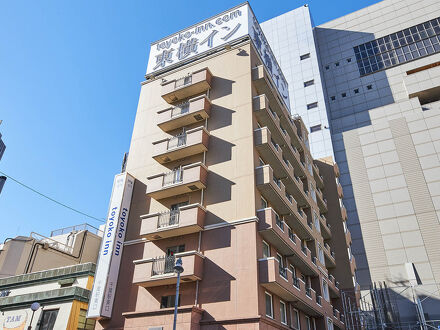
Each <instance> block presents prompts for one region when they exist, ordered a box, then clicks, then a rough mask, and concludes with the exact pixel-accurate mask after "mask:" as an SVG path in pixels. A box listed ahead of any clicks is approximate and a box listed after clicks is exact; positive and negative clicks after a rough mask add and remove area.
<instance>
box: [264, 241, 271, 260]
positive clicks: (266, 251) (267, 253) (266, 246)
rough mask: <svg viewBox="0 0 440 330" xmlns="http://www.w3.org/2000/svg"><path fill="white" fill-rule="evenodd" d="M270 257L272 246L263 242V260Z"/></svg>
mask: <svg viewBox="0 0 440 330" xmlns="http://www.w3.org/2000/svg"><path fill="white" fill-rule="evenodd" d="M269 257H270V246H269V244H267V243H266V242H265V241H263V258H269Z"/></svg>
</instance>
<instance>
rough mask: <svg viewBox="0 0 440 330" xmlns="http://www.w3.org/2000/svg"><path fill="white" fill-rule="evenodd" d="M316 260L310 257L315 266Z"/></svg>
mask: <svg viewBox="0 0 440 330" xmlns="http://www.w3.org/2000/svg"><path fill="white" fill-rule="evenodd" d="M316 260H317V259H316V257H312V262H313V263H314V264H315V265H316V262H317V261H316Z"/></svg>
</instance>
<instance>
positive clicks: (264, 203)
mask: <svg viewBox="0 0 440 330" xmlns="http://www.w3.org/2000/svg"><path fill="white" fill-rule="evenodd" d="M261 208H262V209H265V208H267V201H266V200H265V199H264V198H263V197H261Z"/></svg>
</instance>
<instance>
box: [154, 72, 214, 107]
mask: <svg viewBox="0 0 440 330" xmlns="http://www.w3.org/2000/svg"><path fill="white" fill-rule="evenodd" d="M211 80H212V74H211V71H209V69H208V68H204V69H201V70H198V71H194V72H193V73H191V74H190V75H188V76H185V77H182V78H180V79H173V80H169V81H165V82H163V83H162V92H161V96H162V98H163V99H164V100H165V101H166V102H167V103H175V102H177V101H179V100H183V99H187V98H189V97H192V96H196V95H198V94H201V93H203V92H206V91H207V90H208V89H210V88H211Z"/></svg>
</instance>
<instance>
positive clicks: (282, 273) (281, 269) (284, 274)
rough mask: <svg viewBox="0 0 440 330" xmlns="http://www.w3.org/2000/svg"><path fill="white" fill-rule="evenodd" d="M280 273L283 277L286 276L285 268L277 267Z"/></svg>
mask: <svg viewBox="0 0 440 330" xmlns="http://www.w3.org/2000/svg"><path fill="white" fill-rule="evenodd" d="M279 270H280V275H281V276H282V277H284V278H287V268H283V267H281V266H280V267H279Z"/></svg>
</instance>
